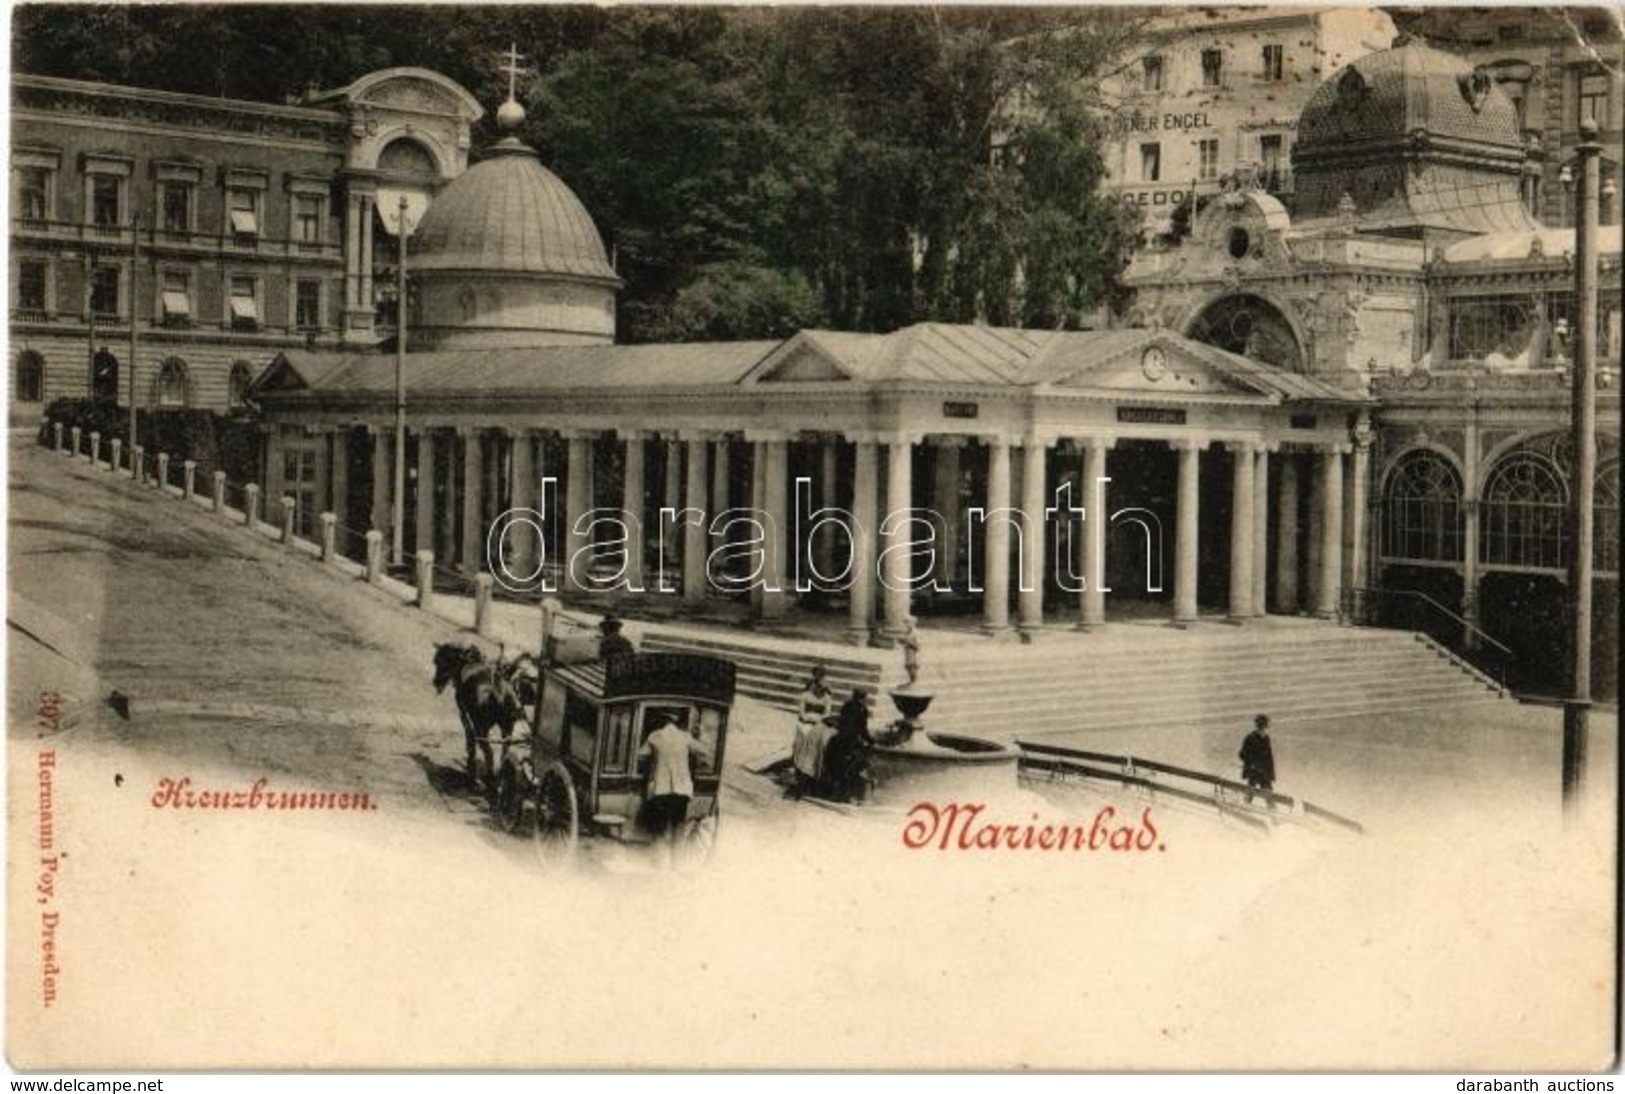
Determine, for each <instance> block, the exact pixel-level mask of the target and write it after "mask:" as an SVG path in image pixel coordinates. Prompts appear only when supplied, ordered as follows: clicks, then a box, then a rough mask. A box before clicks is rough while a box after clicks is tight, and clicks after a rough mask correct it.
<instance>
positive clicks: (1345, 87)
mask: <svg viewBox="0 0 1625 1094" xmlns="http://www.w3.org/2000/svg"><path fill="white" fill-rule="evenodd" d="M1370 93H1371V87H1370V85H1369V84H1367V83H1366V82H1365V76H1363V75H1362V74H1361V73H1360V70H1359V69H1357V68H1355V67H1354V66H1353V65H1349V66H1348V67H1347V68H1345V69H1344V70H1343V75H1342V76H1340V77H1338V80H1337V105H1338V106H1340V107H1341V108H1343V109H1344V110H1353V109H1356V108H1357V107H1359V105H1360V104H1361V103H1363V102H1365V98H1366V96H1367V95H1369V94H1370Z"/></svg>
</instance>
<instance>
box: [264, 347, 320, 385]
mask: <svg viewBox="0 0 1625 1094" xmlns="http://www.w3.org/2000/svg"><path fill="white" fill-rule="evenodd" d="M309 387H310V384H309V383H307V382H306V380H305V378H304V377H303V376H301V375H300V374H299V370H298V369H297V368H295V367H294V364H293V362H292V361H290V360H288V357H287V355H286V354H283V353H279V354H277V355H276V358H275V359H274V360H273V361H272V362H271V364H270V367H269V368H267V369H266V370H265V371H264V372H262V373H260V376H259V378H258V379H257V380H255V381H254V384H253V389H254V391H256V392H264V391H304V390H306V389H307V388H309Z"/></svg>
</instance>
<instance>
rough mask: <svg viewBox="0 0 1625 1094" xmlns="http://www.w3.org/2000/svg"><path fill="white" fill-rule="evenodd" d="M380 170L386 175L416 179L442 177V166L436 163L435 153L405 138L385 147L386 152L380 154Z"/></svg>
mask: <svg viewBox="0 0 1625 1094" xmlns="http://www.w3.org/2000/svg"><path fill="white" fill-rule="evenodd" d="M378 170H379V171H381V172H383V173H385V174H390V175H406V176H410V177H416V178H426V179H435V178H439V177H440V165H439V164H438V163H436V162H435V158H434V153H432V152H430V151H429V150H428V149H427V148H425V147H423V145H421V144H419V143H418V142H417V141H414V140H410V139H408V138H405V137H402V138H401V139H399V140H393V141H390V142H389V144H387V145H385V146H384V150H383V151H382V152H380V153H379V154H378Z"/></svg>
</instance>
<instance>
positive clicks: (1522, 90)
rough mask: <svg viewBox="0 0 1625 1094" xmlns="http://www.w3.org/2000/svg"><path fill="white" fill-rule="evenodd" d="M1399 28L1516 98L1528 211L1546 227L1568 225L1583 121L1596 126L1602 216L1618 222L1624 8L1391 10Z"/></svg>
mask: <svg viewBox="0 0 1625 1094" xmlns="http://www.w3.org/2000/svg"><path fill="white" fill-rule="evenodd" d="M1388 11H1389V13H1390V14H1391V15H1392V16H1393V18H1394V21H1395V23H1397V24H1398V25H1399V26H1400V27H1401V29H1403V30H1406V31H1408V32H1410V33H1413V34H1418V35H1420V36H1422V37H1423V38H1425V39H1427V41H1428V42H1429V43H1430V44H1432V45H1434V46H1437V47H1438V48H1440V49H1444V50H1448V51H1449V52H1451V53H1454V54H1456V55H1458V56H1460V57H1463V58H1465V59H1467V60H1469V61H1471V62H1472V63H1473V64H1474V65H1482V66H1483V67H1484V68H1485V69H1486V70H1487V71H1488V72H1489V73H1490V75H1491V77H1492V78H1493V79H1494V80H1495V82H1496V83H1497V84H1498V85H1499V86H1500V88H1501V90H1502V91H1503V92H1505V93H1506V95H1507V97H1508V98H1509V99H1511V100H1512V104H1513V107H1514V109H1515V110H1516V111H1517V117H1518V128H1519V130H1520V131H1521V132H1522V133H1523V136H1524V140H1525V141H1526V142H1527V143H1528V145H1529V148H1530V152H1531V153H1532V155H1531V168H1530V173H1529V177H1528V179H1527V181H1526V184H1525V200H1526V201H1527V203H1528V205H1529V209H1530V211H1531V212H1533V213H1534V214H1535V215H1536V216H1538V217H1539V218H1540V219H1541V220H1542V221H1543V222H1545V223H1547V224H1550V225H1563V226H1567V225H1572V224H1573V223H1574V198H1573V191H1572V189H1571V188H1570V187H1569V186H1567V185H1565V183H1564V178H1565V176H1564V169H1565V168H1567V169H1568V171H1569V177H1572V174H1573V171H1574V157H1575V151H1574V149H1575V146H1576V145H1577V144H1578V143H1579V140H1580V122H1581V120H1582V119H1584V118H1592V119H1594V120H1595V121H1596V123H1597V125H1598V127H1599V128H1600V130H1601V141H1602V145H1603V148H1604V149H1605V151H1604V152H1603V156H1602V162H1601V170H1602V175H1603V178H1604V179H1605V180H1607V181H1611V182H1613V183H1614V187H1613V190H1612V192H1609V191H1608V190H1606V189H1605V191H1604V195H1603V204H1602V208H1601V211H1600V216H1601V219H1602V223H1604V224H1618V223H1620V200H1621V199H1620V195H1619V192H1618V182H1619V161H1618V159H1617V156H1616V154H1615V153H1614V152H1613V149H1617V148H1618V147H1619V146H1620V143H1621V139H1622V137H1625V130H1622V128H1621V126H1622V124H1625V123H1622V116H1625V106H1622V95H1621V88H1622V83H1621V73H1622V72H1625V34H1622V32H1621V25H1620V13H1619V11H1618V10H1617V9H1613V10H1610V9H1605V8H1564V7H1542V8H1514V7H1484V8H1461V7H1450V8H1389V9H1388Z"/></svg>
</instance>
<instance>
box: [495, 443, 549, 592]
mask: <svg viewBox="0 0 1625 1094" xmlns="http://www.w3.org/2000/svg"><path fill="white" fill-rule="evenodd" d="M509 438H510V440H509V444H510V445H511V447H512V455H511V458H510V462H509V465H508V507H509V508H510V509H535V508H536V479H535V476H536V456H535V453H534V452H533V451H532V448H533V446H534V444H535V440H534V437H533V435H532V434H531V431H530V430H528V429H515V430H513V431H511V432H510V434H509ZM532 519H534V518H527V519H525V520H522V521H519V522H516V523H513V524H511V525H509V528H510V529H511V530H510V531H509V532H508V534H507V535H506V536H504V537H503V538H504V540H505V541H506V542H507V543H510V544H512V545H513V566H512V567H511V569H512V571H513V575H514V576H515V577H518V578H524V577H526V576H528V575H529V574H530V573H531V572H532V571H534V570H535V569H536V559H537V557H538V555H539V551H540V545H539V544H538V543H537V542H536V539H537V537H536V529H535V527H534V526H532V525H531V524H530V520H532Z"/></svg>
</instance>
